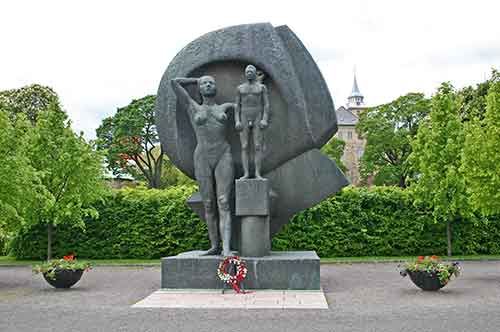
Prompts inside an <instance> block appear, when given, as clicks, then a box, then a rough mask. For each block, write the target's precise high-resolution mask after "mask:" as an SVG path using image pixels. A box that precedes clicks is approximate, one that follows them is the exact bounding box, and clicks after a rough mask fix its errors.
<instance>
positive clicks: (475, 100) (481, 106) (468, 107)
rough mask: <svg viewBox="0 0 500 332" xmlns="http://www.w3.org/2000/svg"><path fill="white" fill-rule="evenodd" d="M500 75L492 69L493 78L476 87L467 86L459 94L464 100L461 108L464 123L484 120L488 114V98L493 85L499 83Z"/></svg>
mask: <svg viewBox="0 0 500 332" xmlns="http://www.w3.org/2000/svg"><path fill="white" fill-rule="evenodd" d="M499 76H500V73H499V72H498V71H497V70H495V69H492V71H491V77H490V78H489V79H487V80H485V81H484V82H481V83H479V84H477V85H476V86H467V87H465V88H463V89H461V90H460V91H459V92H458V94H459V96H460V98H461V99H462V106H461V107H460V117H461V119H462V121H465V122H467V121H472V120H475V119H478V120H482V119H484V117H485V114H486V96H487V94H488V91H489V90H490V88H491V85H492V84H495V82H497V81H498V77H499Z"/></svg>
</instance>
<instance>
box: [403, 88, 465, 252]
mask: <svg viewBox="0 0 500 332" xmlns="http://www.w3.org/2000/svg"><path fill="white" fill-rule="evenodd" d="M459 110H460V100H459V98H458V96H457V94H456V92H455V91H454V89H453V86H452V85H451V84H449V83H443V84H442V85H441V86H440V87H439V89H438V91H437V93H436V94H435V95H434V96H433V98H432V102H431V112H430V114H429V118H428V119H426V120H425V121H424V122H423V123H421V125H420V126H419V129H418V133H417V136H416V139H415V140H414V141H413V142H412V148H413V151H412V154H411V156H410V160H411V163H412V166H413V167H414V169H415V170H417V171H418V180H417V181H415V182H414V183H413V184H412V189H413V191H414V193H415V197H416V202H417V203H422V204H428V205H429V206H430V207H431V208H432V210H433V216H434V219H435V220H436V221H444V222H446V223H447V237H448V255H450V256H451V223H452V222H453V221H456V220H457V219H459V217H460V216H464V215H467V214H468V211H469V205H468V196H467V193H466V186H465V181H464V176H463V173H462V172H461V162H462V160H461V154H462V146H463V144H464V134H463V130H462V123H461V119H460V115H459Z"/></svg>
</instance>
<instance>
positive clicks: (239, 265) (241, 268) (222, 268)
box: [217, 256, 248, 293]
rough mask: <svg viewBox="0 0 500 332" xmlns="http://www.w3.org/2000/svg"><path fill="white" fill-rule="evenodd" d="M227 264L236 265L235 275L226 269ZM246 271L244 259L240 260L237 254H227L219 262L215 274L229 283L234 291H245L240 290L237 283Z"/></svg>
mask: <svg viewBox="0 0 500 332" xmlns="http://www.w3.org/2000/svg"><path fill="white" fill-rule="evenodd" d="M229 266H236V274H235V275H231V274H230V273H229V272H228V271H227V268H228V267H229ZM247 271H248V269H247V265H246V263H245V262H244V261H242V260H241V259H240V258H239V257H238V256H229V257H226V258H225V259H224V260H223V261H221V262H220V263H219V268H218V269H217V275H218V276H219V278H220V280H222V281H223V282H224V283H226V284H229V285H231V287H233V289H234V290H235V291H236V293H245V291H243V290H241V288H240V285H239V283H240V282H242V281H243V280H244V279H245V278H246V276H247Z"/></svg>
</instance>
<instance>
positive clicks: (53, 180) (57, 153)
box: [29, 103, 104, 259]
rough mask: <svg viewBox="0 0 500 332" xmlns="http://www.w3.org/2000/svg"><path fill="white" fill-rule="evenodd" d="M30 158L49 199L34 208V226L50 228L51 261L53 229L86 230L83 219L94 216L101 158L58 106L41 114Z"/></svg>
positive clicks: (100, 175) (49, 256) (101, 190)
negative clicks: (83, 228)
mask: <svg viewBox="0 0 500 332" xmlns="http://www.w3.org/2000/svg"><path fill="white" fill-rule="evenodd" d="M30 143H31V148H30V154H29V158H30V160H31V165H32V166H33V167H34V168H35V169H36V170H37V171H38V172H39V173H40V179H41V183H42V185H43V186H44V189H45V192H46V197H45V199H43V200H40V201H39V202H38V203H37V204H35V205H32V206H31V208H32V209H34V210H35V211H36V212H37V213H36V215H35V216H34V218H33V219H32V222H33V223H36V224H38V223H42V224H46V225H47V230H48V251H47V257H48V259H50V258H51V252H52V251H51V241H52V228H53V227H54V226H57V225H59V224H63V223H69V224H71V225H74V226H80V227H83V226H84V223H83V220H82V218H83V217H84V216H86V215H95V213H96V210H95V209H94V208H92V207H90V203H91V202H95V201H96V200H97V199H98V198H99V197H100V195H101V194H102V192H103V190H104V187H103V181H102V175H103V173H102V157H101V156H100V155H99V154H98V153H96V152H95V151H93V149H92V147H91V146H90V145H89V144H87V142H85V140H84V138H83V137H82V136H77V135H76V134H75V133H74V132H73V131H72V130H71V127H70V122H69V121H68V117H67V115H66V113H65V112H64V111H63V110H61V109H60V107H59V105H58V104H54V103H53V104H51V105H50V106H49V109H48V110H47V112H43V113H41V114H39V117H38V120H37V124H36V126H35V128H34V135H33V138H32V140H31V142H30Z"/></svg>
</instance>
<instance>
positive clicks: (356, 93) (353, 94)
mask: <svg viewBox="0 0 500 332" xmlns="http://www.w3.org/2000/svg"><path fill="white" fill-rule="evenodd" d="M362 96H363V95H362V94H361V92H360V91H359V87H358V81H356V73H354V82H353V83H352V91H351V95H350V97H362Z"/></svg>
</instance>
